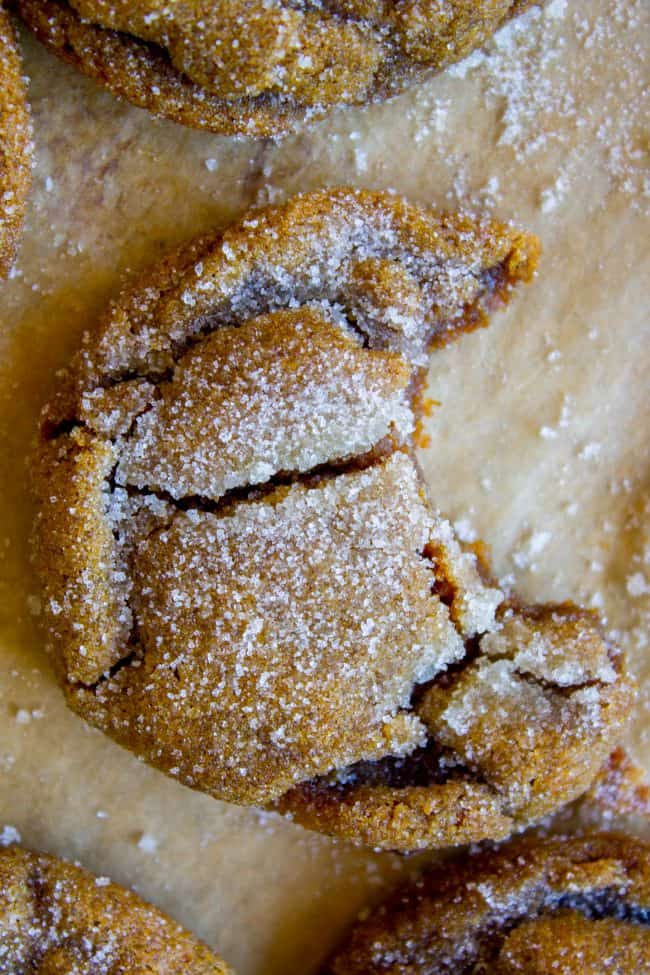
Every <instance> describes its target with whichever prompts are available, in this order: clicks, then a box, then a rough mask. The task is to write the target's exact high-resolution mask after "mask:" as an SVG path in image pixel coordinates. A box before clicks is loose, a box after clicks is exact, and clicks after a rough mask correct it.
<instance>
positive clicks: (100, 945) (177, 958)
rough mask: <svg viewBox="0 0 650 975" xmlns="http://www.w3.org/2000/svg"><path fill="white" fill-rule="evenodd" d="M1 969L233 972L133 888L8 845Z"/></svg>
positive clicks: (0, 875) (83, 974) (22, 973)
mask: <svg viewBox="0 0 650 975" xmlns="http://www.w3.org/2000/svg"><path fill="white" fill-rule="evenodd" d="M0 970H1V971H3V972H5V973H11V975H28V973H34V972H36V973H38V975H124V973H127V972H128V973H129V975H228V973H229V972H230V969H229V968H227V967H226V965H225V964H224V963H223V962H222V961H219V959H218V958H216V957H215V956H214V955H213V954H212V952H211V951H210V950H209V949H208V947H207V946H206V945H204V944H202V943H201V942H200V941H198V940H197V939H196V938H194V937H193V936H192V935H191V934H189V933H188V932H187V931H184V930H183V929H182V928H181V927H180V925H178V924H176V923H175V922H174V921H172V920H171V919H170V918H168V917H166V916H165V915H164V914H162V913H161V912H160V911H158V910H157V909H156V908H155V907H152V906H151V905H150V904H147V903H145V902H144V901H142V900H140V898H139V897H136V895H135V894H133V893H131V891H129V890H124V889H123V888H122V887H118V886H117V884H112V883H110V881H109V880H108V879H107V878H105V877H95V876H93V875H92V874H90V873H87V871H85V870H82V869H81V868H80V867H77V866H73V865H72V864H71V863H66V862H65V861H64V860H59V859H57V858H56V857H52V856H45V855H44V854H39V853H32V852H30V851H28V850H23V849H21V848H20V847H17V846H10V847H6V848H5V849H0ZM231 975H232V973H231Z"/></svg>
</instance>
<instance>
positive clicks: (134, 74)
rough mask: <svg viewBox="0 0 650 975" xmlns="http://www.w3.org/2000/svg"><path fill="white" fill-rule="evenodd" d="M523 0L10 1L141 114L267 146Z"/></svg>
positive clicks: (414, 72) (447, 60) (410, 72)
mask: <svg viewBox="0 0 650 975" xmlns="http://www.w3.org/2000/svg"><path fill="white" fill-rule="evenodd" d="M530 5H531V0H450V2H447V3H444V4H441V3H434V4H431V3H429V4H421V3H417V2H414V0H408V2H405V3H393V2H389V3H386V2H383V0H335V2H328V3H327V4H313V3H303V2H302V0H301V2H298V3H296V2H286V0H273V2H271V3H269V2H267V0H252V2H251V0H245V2H244V0H223V2H216V0H192V2H189V3H182V4H181V3H163V2H161V0H138V2H137V3H134V2H130V0H129V2H127V0H110V2H108V0H70V2H69V3H66V2H65V0H16V8H17V10H18V11H19V13H20V15H21V16H22V17H23V19H24V20H25V22H26V23H27V24H28V26H29V27H31V29H32V30H33V31H34V32H35V33H36V35H37V36H38V37H39V38H40V40H42V41H43V42H44V43H45V44H47V46H48V47H50V48H51V49H52V50H53V51H54V52H55V53H57V54H58V55H60V56H61V57H63V58H64V59H65V60H66V61H70V62H71V63H72V64H75V65H76V66H77V67H78V68H80V69H81V70H82V71H83V72H85V73H86V74H88V75H90V76H92V77H94V78H97V80H98V81H100V82H101V83H102V84H104V85H106V86H107V87H108V88H109V89H110V90H111V91H113V92H115V93H116V94H118V95H122V96H124V97H125V98H127V99H128V100H129V101H131V102H133V103H134V104H135V105H138V106H140V107H141V108H146V109H148V110H149V111H150V112H153V113H155V114H157V115H162V116H165V117H166V118H171V119H174V120H175V121H177V122H182V123H184V124H185V125H191V126H195V127H197V128H207V129H212V130H213V131H216V132H224V133H228V134H234V133H241V134H244V135H249V136H267V135H273V134H278V133H282V132H285V131H287V130H288V129H290V128H292V127H293V126H295V124H296V123H297V122H298V121H299V120H300V119H302V118H304V117H317V116H319V115H322V114H323V113H324V112H326V111H327V110H328V109H331V108H333V107H334V106H337V105H361V104H365V103H367V102H369V101H377V100H381V99H383V98H386V97H388V96H390V95H392V94H395V93H397V92H399V91H400V90H402V89H403V88H404V87H406V86H407V85H408V84H409V83H410V82H412V81H414V80H417V79H420V78H424V77H426V76H427V75H429V74H431V73H433V72H435V71H438V70H440V69H442V68H445V67H446V66H447V65H449V64H452V63H453V62H455V61H458V60H460V59H461V58H463V57H465V56H466V55H467V54H469V53H470V51H472V50H474V48H476V47H478V46H479V45H481V44H483V43H485V41H486V40H487V39H488V38H489V37H490V36H491V35H492V34H493V32H494V31H495V30H496V29H497V28H498V27H499V26H501V25H502V24H503V23H505V21H506V20H508V19H509V18H510V17H512V16H514V15H515V14H517V13H520V12H521V11H522V10H524V9H525V8H526V7H528V6H530Z"/></svg>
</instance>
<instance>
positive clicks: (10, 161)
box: [0, 6, 32, 278]
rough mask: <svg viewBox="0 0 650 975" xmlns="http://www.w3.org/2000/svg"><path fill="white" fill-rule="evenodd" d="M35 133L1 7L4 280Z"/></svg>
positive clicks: (0, 244) (0, 247) (0, 268)
mask: <svg viewBox="0 0 650 975" xmlns="http://www.w3.org/2000/svg"><path fill="white" fill-rule="evenodd" d="M31 163H32V130H31V123H30V118H29V110H28V107H27V101H26V97H25V86H24V83H23V79H22V66H21V62H20V55H19V54H18V49H17V47H16V38H15V36H14V31H13V27H12V25H11V21H10V20H9V15H8V14H7V13H6V11H5V10H4V8H3V7H1V6H0V278H2V277H4V276H5V275H6V274H7V273H8V272H9V269H10V268H11V265H12V263H13V261H14V258H15V256H16V249H17V247H18V239H19V236H20V230H21V227H22V222H23V216H24V213H25V200H26V197H27V192H28V190H29V184H30V180H31Z"/></svg>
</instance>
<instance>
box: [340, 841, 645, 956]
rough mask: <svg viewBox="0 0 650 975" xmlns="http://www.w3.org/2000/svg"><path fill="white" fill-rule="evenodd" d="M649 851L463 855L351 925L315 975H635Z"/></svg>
mask: <svg viewBox="0 0 650 975" xmlns="http://www.w3.org/2000/svg"><path fill="white" fill-rule="evenodd" d="M648 971H650V847H649V846H648V845H647V844H644V843H641V842H640V841H637V840H633V839H629V838H626V837H623V836H614V835H607V834H603V835H594V836H590V837H587V838H578V839H576V838H573V839H553V840H548V841H546V842H539V841H537V842H536V841H535V840H532V841H527V842H519V843H513V844H509V845H508V846H506V847H504V848H503V849H501V850H499V851H495V852H489V853H483V854H480V855H474V856H466V857H464V858H463V859H461V860H458V861H457V862H455V863H451V864H450V863H446V864H444V866H441V867H438V868H436V869H434V870H432V871H429V872H428V873H426V874H425V875H424V876H423V877H422V878H421V879H420V880H419V881H418V882H417V883H416V884H413V885H412V886H411V887H410V888H405V889H402V890H399V891H398V892H397V893H396V894H395V895H393V897H392V898H391V899H390V900H389V901H388V902H387V903H386V904H384V905H382V906H381V907H379V908H378V909H377V910H375V911H374V912H373V913H372V914H371V915H370V917H369V918H368V920H366V921H364V922H362V923H360V924H359V925H357V927H356V928H353V930H352V932H351V934H350V936H349V938H348V940H347V942H346V943H345V945H344V946H343V947H342V948H341V949H340V950H339V951H338V952H337V953H336V954H335V955H334V957H333V958H332V960H331V961H330V963H329V964H328V965H327V966H326V968H325V970H324V973H323V975H452V973H453V975H479V973H480V975H550V973H553V975H578V973H579V975H640V973H641V972H648Z"/></svg>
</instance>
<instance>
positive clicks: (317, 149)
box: [0, 0, 650, 975]
mask: <svg viewBox="0 0 650 975" xmlns="http://www.w3.org/2000/svg"><path fill="white" fill-rule="evenodd" d="M649 37H650V6H649V5H648V4H647V2H646V0H583V2H579V0H569V2H565V0H553V2H551V3H549V4H548V5H547V7H546V10H545V12H544V13H541V12H540V11H539V10H537V9H534V10H533V11H531V12H530V13H529V14H527V15H526V16H525V17H524V18H523V20H521V21H519V22H518V23H516V24H513V25H512V26H510V27H509V28H507V29H506V31H505V32H502V33H501V35H499V36H498V37H497V40H496V42H495V43H494V44H492V45H491V47H490V48H489V50H488V54H487V56H485V55H479V56H474V57H473V58H472V59H471V61H470V63H469V65H468V64H467V63H465V64H463V65H462V66H461V67H460V69H456V70H455V71H452V72H451V73H449V74H446V75H444V76H442V77H439V78H437V79H435V80H434V81H432V82H431V83H429V84H427V85H426V86H424V87H422V88H420V89H419V90H418V91H416V92H413V93H412V94H410V95H407V96H405V97H403V98H401V99H399V100H397V101H395V102H393V103H392V104H390V105H385V106H383V107H374V108H372V109H370V110H367V111H357V112H350V113H347V114H343V115H338V116H337V117H335V118H332V119H330V120H328V121H326V122H325V123H323V124H321V125H320V126H318V127H317V128H315V129H313V130H311V131H303V132H300V133H299V134H297V135H295V136H293V137H290V138H289V139H287V140H286V141H285V142H283V143H281V144H279V145H278V144H274V143H270V142H269V143H252V142H237V141H234V140H228V139H222V138H218V137H216V136H212V135H208V134H205V133H193V132H190V131H186V130H184V129H182V128H180V127H178V126H176V125H174V124H171V123H166V122H160V121H156V120H153V119H151V118H149V117H148V116H147V115H145V114H144V113H143V112H141V111H138V110H136V109H134V108H131V107H130V106H127V105H123V104H120V103H118V102H117V101H116V100H115V99H113V98H112V97H111V96H110V95H108V94H105V93H103V92H101V91H100V90H99V89H98V88H97V87H96V86H95V85H94V84H93V83H91V82H87V81H85V80H84V79H82V78H81V77H80V76H79V75H78V74H77V73H76V72H74V71H73V70H71V69H68V68H66V67H64V66H63V65H61V64H60V63H59V62H58V61H56V60H54V59H53V58H52V57H51V56H50V55H48V54H46V53H45V52H44V51H42V50H41V49H40V48H39V47H38V45H37V44H36V43H35V42H33V41H32V40H31V39H28V38H26V37H23V42H24V43H23V49H24V52H25V67H26V71H27V74H28V75H29V77H30V79H31V86H30V97H31V101H32V105H33V109H34V116H35V132H36V147H37V166H36V171H35V182H34V188H33V193H32V197H31V203H30V210H29V215H28V221H27V232H26V236H25V240H24V243H23V246H22V250H21V253H20V256H19V261H18V265H17V269H16V271H15V273H14V276H13V278H12V280H11V281H9V282H8V283H5V284H3V285H0V387H1V389H0V443H1V446H0V834H1V833H2V828H3V826H5V825H11V826H13V827H14V828H15V829H17V830H18V831H19V832H20V834H21V835H22V838H23V841H24V842H26V843H28V844H31V845H33V846H36V847H40V848H43V849H46V850H50V851H54V852H57V853H60V854H63V855H65V856H68V857H75V858H79V859H80V860H81V861H83V863H84V864H85V865H87V866H88V867H90V868H91V869H93V870H96V871H98V872H100V873H102V874H109V875H111V876H112V877H113V878H114V879H115V880H118V881H120V882H122V883H125V884H129V885H131V886H134V887H135V888H137V890H138V891H139V892H140V893H141V894H142V895H144V896H145V897H147V898H149V899H151V900H152V901H154V902H155V903H156V904H158V905H160V906H161V907H162V908H164V909H166V910H168V911H169V912H170V913H171V914H173V915H174V916H175V917H177V918H178V919H179V920H181V921H182V922H183V923H185V924H186V925H187V926H188V927H190V928H192V929H193V930H194V931H196V932H197V933H198V934H199V935H200V936H201V937H203V938H204V939H205V940H206V941H208V942H209V943H210V944H212V945H214V946H215V947H217V948H218V949H219V950H220V952H221V953H222V954H223V955H224V957H225V958H226V959H227V960H228V961H229V962H230V963H231V964H232V965H234V966H235V967H236V968H237V970H238V972H239V973H240V975H280V973H291V975H294V973H295V975H309V973H311V972H314V971H315V968H316V967H317V964H318V961H319V959H320V958H321V957H322V955H323V953H324V952H325V951H327V949H328V948H329V947H330V946H331V945H332V944H333V943H334V942H335V941H336V938H337V937H338V935H339V933H340V931H341V930H342V928H344V927H345V925H346V924H348V923H349V921H350V920H351V919H352V918H353V917H354V915H355V913H356V912H357V911H358V910H359V909H360V908H361V906H362V905H364V904H365V903H367V902H368V901H369V900H372V899H376V898H377V897H379V896H381V893H382V890H383V889H384V887H385V886H386V885H387V884H389V883H392V882H394V881H395V880H396V879H397V878H398V876H399V875H401V874H403V873H404V872H405V871H408V870H412V869H414V867H415V865H416V864H415V861H413V860H405V859H402V858H400V857H397V856H392V855H388V854H383V855H375V854H372V853H369V852H363V851H359V850H356V849H354V848H352V847H349V846H346V845H344V844H340V843H335V842H333V841H330V840H328V839H326V838H323V837H319V836H316V835H313V834H309V833H307V832H305V831H303V830H301V829H299V828H298V827H295V826H293V825H291V824H290V823H286V822H284V821H281V820H280V819H278V818H275V817H269V816H264V815H261V814H258V813H256V812H254V811H249V810H240V809H237V808H235V807H228V806H225V805H223V804H220V803H218V802H215V801H213V800H211V799H208V798H207V797H205V796H200V795H195V794H193V793H191V792H190V791H188V790H187V789H184V788H183V787H182V786H180V785H178V784H177V783H175V782H172V781H169V780H167V779H166V778H164V777H163V776H162V775H161V774H159V773H157V772H154V771H152V770H150V769H148V768H146V767H144V766H142V765H141V764H140V763H139V762H137V761H136V759H135V758H133V757H131V756H130V755H129V754H127V753H126V752H124V751H122V750H121V749H120V748H119V747H118V746H117V745H114V744H112V743H111V742H109V741H108V740H107V739H105V738H103V737H102V736H101V734H99V733H98V732H95V731H91V730H90V729H89V728H87V727H85V726H84V724H83V722H82V721H80V720H79V719H77V718H75V717H73V716H72V715H71V714H69V713H68V712H67V711H66V709H65V707H64V705H63V702H62V699H61V696H60V694H59V692H58V690H57V688H56V686H55V684H54V680H53V677H52V675H51V673H50V669H49V666H48V663H47V661H46V660H45V658H44V656H43V654H42V650H41V641H40V640H39V637H38V635H37V630H36V627H35V624H34V618H33V614H34V612H35V611H36V610H37V608H38V607H37V601H36V598H35V586H34V583H33V580H32V579H31V578H30V574H29V569H28V560H27V559H28V553H27V534H28V529H29V524H30V519H31V517H32V508H31V504H30V500H29V495H28V487H27V484H28V470H27V465H28V461H27V458H28V451H29V445H30V439H31V438H32V436H33V433H34V428H35V424H36V418H37V414H38V410H39V408H40V406H41V404H42V403H43V401H44V400H45V398H46V397H47V396H48V395H49V393H50V391H51V390H52V387H53V384H54V378H55V373H56V370H57V369H58V368H59V367H61V366H62V365H63V364H64V363H65V362H66V361H67V359H68V357H69V355H70V353H71V352H72V351H73V349H74V348H75V347H76V345H77V342H78V340H79V336H80V334H81V332H82V331H83V330H84V329H86V328H88V327H91V326H92V324H93V321H94V319H95V316H96V313H97V311H98V309H100V308H101V306H102V305H103V303H104V302H105V300H106V299H107V298H108V296H109V295H111V293H113V291H114V289H115V288H116V287H117V285H118V284H119V282H120V281H121V280H122V278H123V276H124V274H125V273H126V272H128V271H134V270H136V269H138V268H141V267H142V266H143V265H145V264H146V263H148V262H150V261H152V260H155V259H156V258H157V257H158V256H159V255H160V254H162V253H163V252H164V251H165V250H166V249H167V248H169V247H170V246H171V245H173V244H175V243H176V242H178V241H180V240H182V239H184V238H187V237H189V236H192V235H194V234H196V233H199V232H200V231H203V230H206V229H207V228H211V227H215V226H220V225H223V224H225V223H227V222H228V221H229V220H231V219H232V218H234V217H237V216H238V215H239V214H240V213H241V212H242V211H243V210H244V209H245V208H246V207H247V206H249V205H250V204H251V203H253V202H265V201H267V200H269V199H271V200H275V199H281V198H283V197H284V196H285V195H287V194H289V193H292V192H295V191H298V190H305V189H309V188H312V187H316V186H322V185H326V184H328V183H341V182H351V183H354V184H357V185H364V186H372V187H394V188H395V189H396V190H398V191H400V192H404V193H406V194H408V195H409V196H411V197H412V198H413V199H415V200H419V201H422V202H425V203H432V204H436V205H442V206H456V205H457V204H458V203H461V204H463V205H464V206H466V207H467V208H470V209H471V208H472V207H482V208H487V209H489V210H491V211H493V212H494V213H496V214H497V215H499V216H501V217H506V218H510V217H511V218H512V219H513V220H515V221H516V222H517V223H519V224H520V225H522V226H524V227H528V228H531V229H533V230H535V231H536V232H538V233H539V235H540V236H541V238H542V241H543V245H544V257H543V260H542V263H541V266H540V271H539V275H538V277H537V279H536V281H535V282H534V284H533V285H532V286H531V287H529V288H527V289H525V290H524V291H523V292H521V293H520V294H519V296H518V297H517V298H516V299H515V301H514V303H513V305H512V307H511V308H510V310H509V311H508V312H507V313H506V314H500V315H498V316H497V318H496V319H495V321H494V324H493V325H492V327H491V328H490V329H489V330H488V331H485V332H481V333H477V334H475V335H472V336H470V337H468V338H465V339H464V340H463V341H462V342H461V343H459V344H458V345H457V346H454V347H453V348H450V349H448V350H446V351H444V352H442V353H438V354H437V355H436V356H435V358H434V359H433V362H432V367H431V376H430V387H431V388H430V394H431V396H432V397H434V398H435V399H436V400H438V401H440V403H441V404H442V405H441V406H440V407H439V408H438V409H436V411H435V412H434V415H433V417H432V420H431V421H430V425H429V434H430V436H431V445H430V446H429V447H428V448H427V449H426V450H424V451H423V453H422V461H423V464H424V466H425V469H426V472H427V475H428V479H429V481H430V484H431V488H432V493H433V497H434V499H435V501H436V502H437V503H438V504H439V505H440V507H441V508H442V509H443V510H444V511H446V512H448V513H449V514H450V515H451V516H452V517H453V519H455V520H457V521H458V522H459V525H460V531H461V533H464V534H466V535H471V533H472V532H474V531H475V532H476V533H477V534H478V535H479V536H482V537H483V538H485V539H486V540H488V541H489V542H490V543H491V545H492V551H493V554H494V559H495V564H496V569H497V571H498V574H499V575H500V576H501V577H504V576H508V577H511V578H512V579H514V580H516V582H517V585H518V586H520V587H521V589H522V590H523V592H524V594H525V595H526V596H527V597H530V598H544V599H561V598H563V597H565V596H575V597H577V598H579V599H581V600H583V601H585V602H587V603H591V604H593V605H596V606H598V607H599V608H600V609H601V611H602V612H604V613H605V614H606V615H607V618H608V622H609V625H610V626H611V627H612V628H614V629H615V630H616V631H617V633H618V636H619V639H620V641H621V642H622V643H623V644H624V646H625V647H626V648H627V650H628V652H629V656H630V661H631V664H632V666H633V668H634V671H635V673H636V674H637V675H638V677H639V678H640V680H641V681H644V680H645V682H646V687H645V689H643V690H642V691H641V694H640V697H639V702H638V707H637V710H636V714H635V718H634V723H633V726H632V729H631V732H630V738H629V743H630V746H631V748H632V750H633V752H634V754H635V756H636V758H637V759H638V760H639V761H641V762H643V763H645V765H646V766H647V767H648V768H649V769H650V695H649V692H648V687H649V686H650V655H649V650H648V647H647V643H646V640H647V624H648V609H649V603H650V568H649V565H648V563H649V562H650V534H649V533H648V517H647V516H648V500H647V499H648V495H647V487H648V474H649V466H648V446H647V445H648V416H649V412H650V405H649V400H648V395H647V392H648V376H649V370H648V360H649V358H650V342H649V335H648V327H647V308H646V307H644V305H645V304H647V299H648V288H647V282H648V274H649V271H650V260H649V256H650V247H649V244H648V240H649V232H648V231H649V227H648V222H647V214H646V212H644V206H646V207H647V203H648V200H647V197H646V198H645V199H644V196H643V189H644V178H645V181H646V193H647V182H648V170H647V168H644V167H647V163H648V159H647V150H648V136H647V133H646V134H644V132H643V123H644V115H645V117H646V118H647V111H648V104H647V100H648V96H647V94H645V95H644V90H645V91H646V92H647V90H648V86H649V78H648V71H647V67H646V68H644V47H646V52H645V53H647V44H648V38H649ZM6 835H8V834H6Z"/></svg>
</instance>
